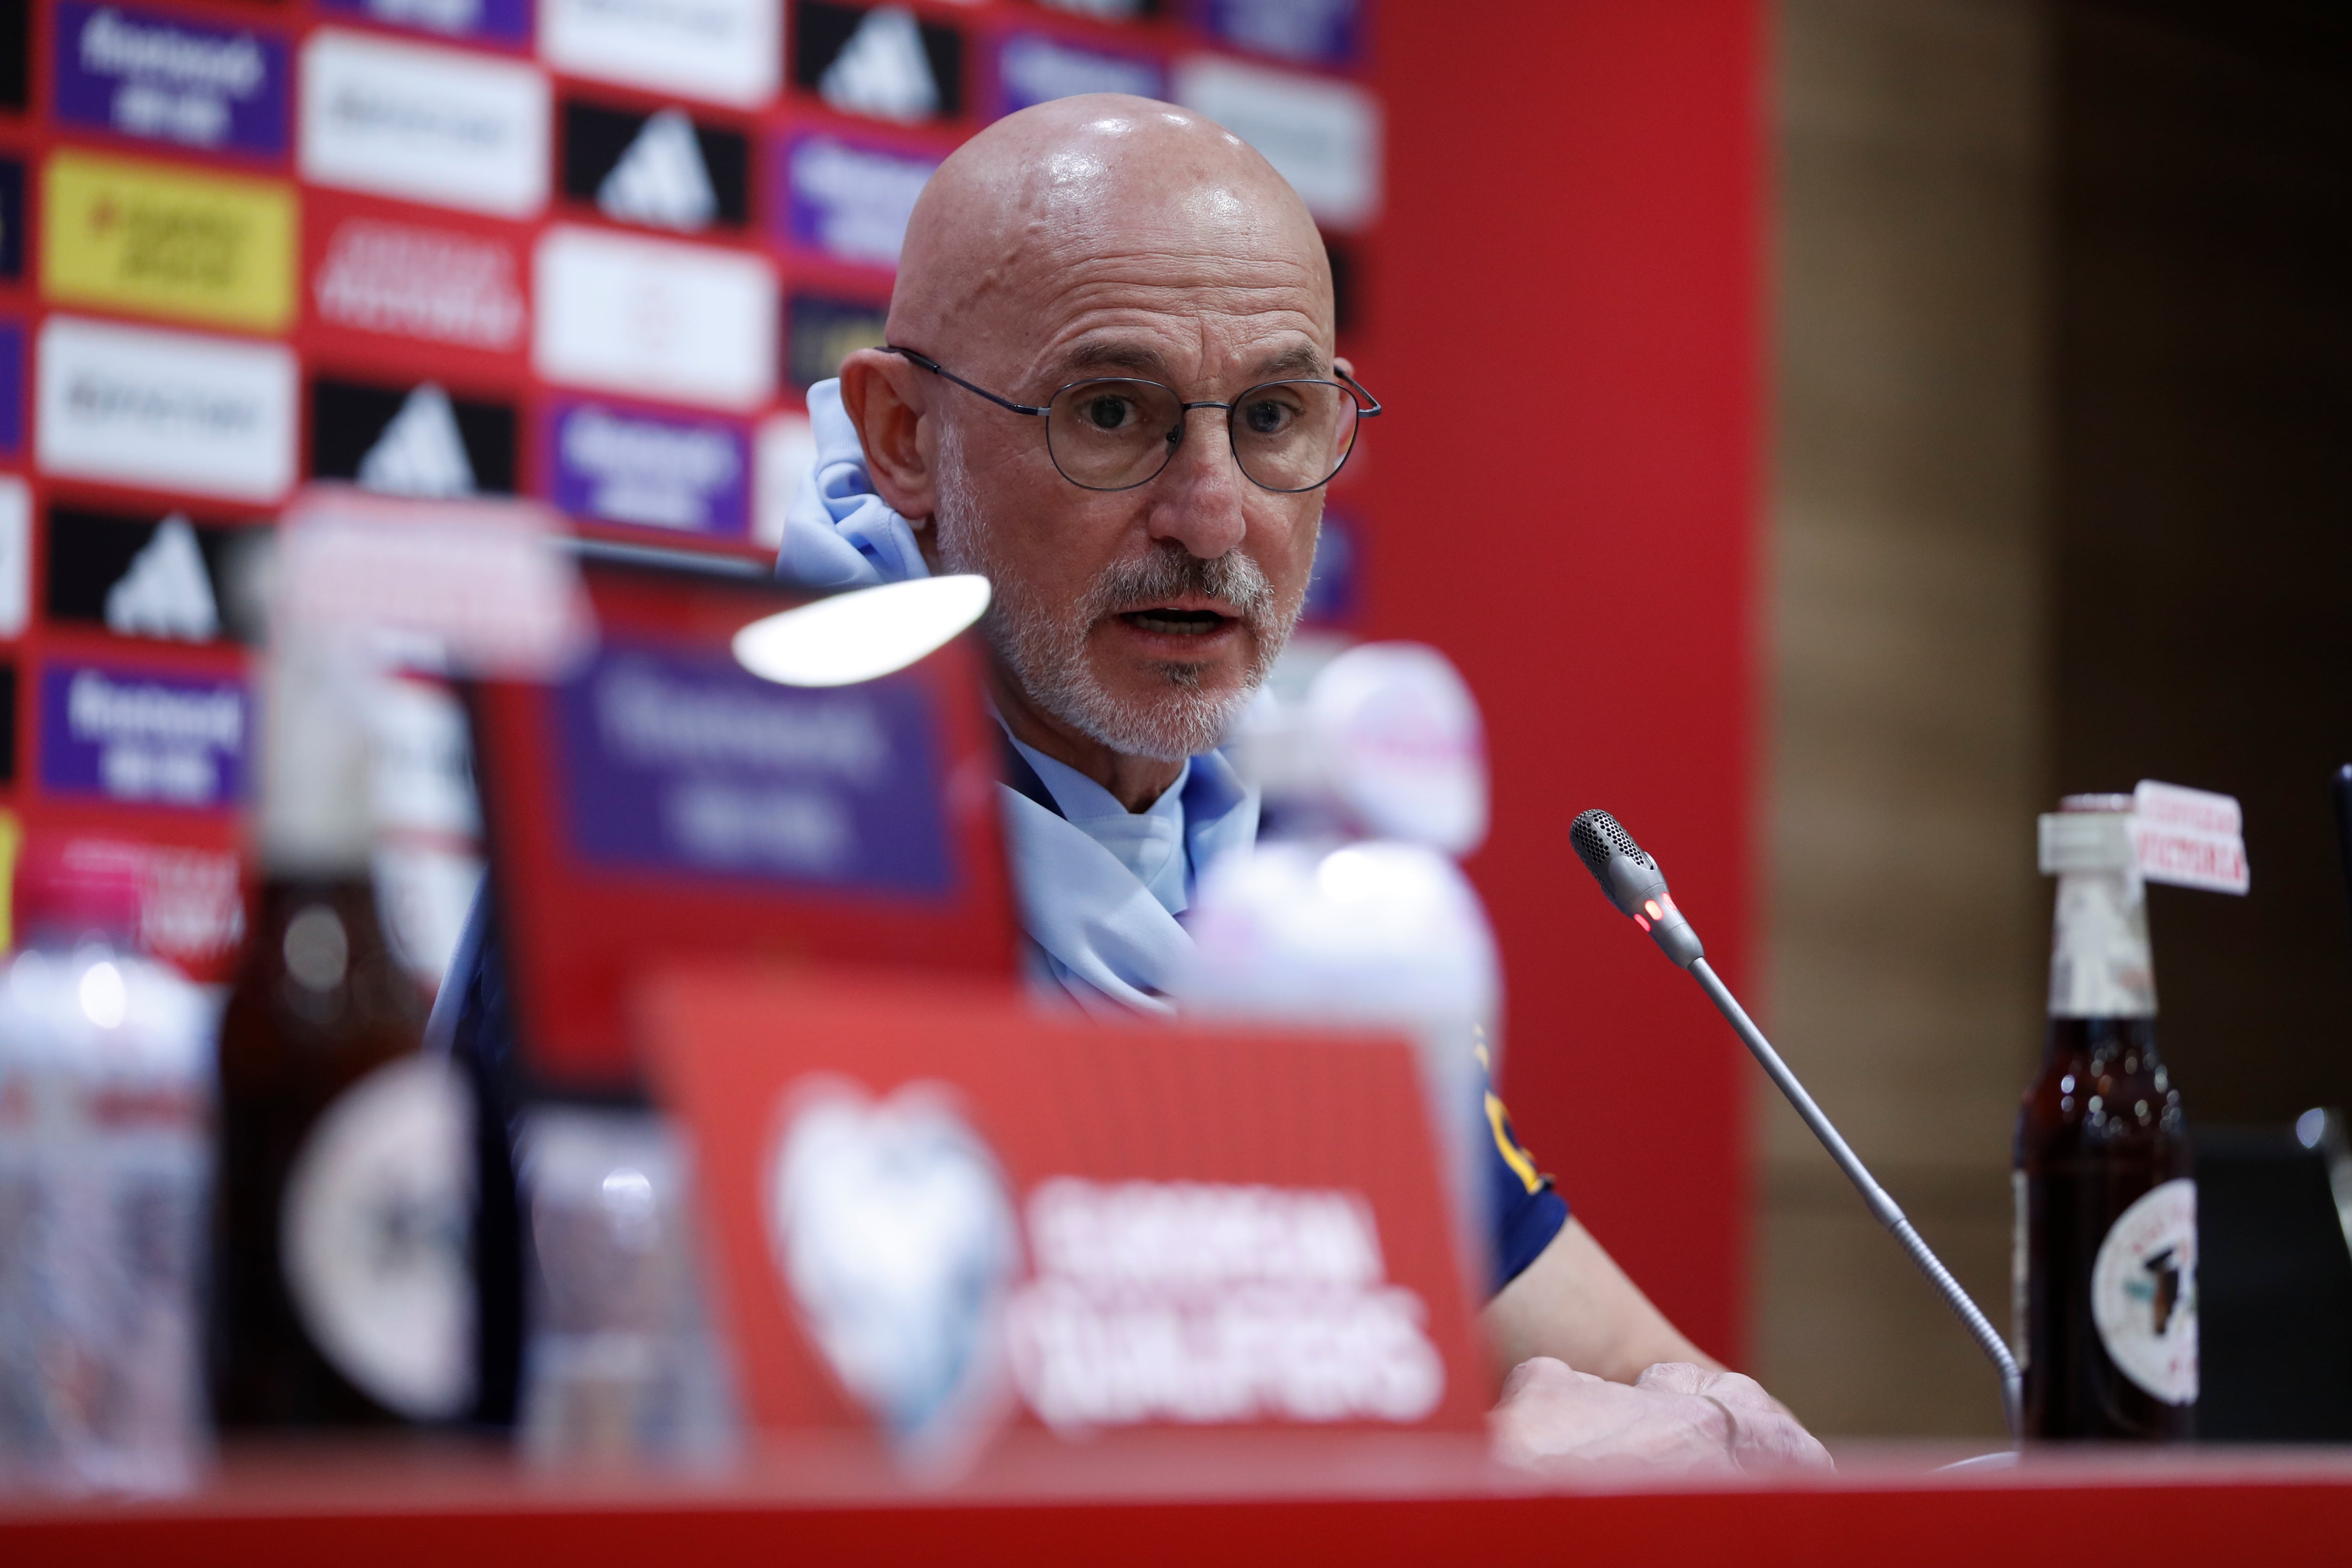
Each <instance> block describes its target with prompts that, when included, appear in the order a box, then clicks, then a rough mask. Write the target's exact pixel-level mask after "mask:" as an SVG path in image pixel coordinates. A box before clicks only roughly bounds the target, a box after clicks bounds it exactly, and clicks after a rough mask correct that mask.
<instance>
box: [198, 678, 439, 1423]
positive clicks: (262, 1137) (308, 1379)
mask: <svg viewBox="0 0 2352 1568" xmlns="http://www.w3.org/2000/svg"><path fill="white" fill-rule="evenodd" d="M365 679H366V677H365V675H364V674H363V672H362V670H361V669H360V668H358V664H357V660H356V659H354V658H352V657H350V655H349V653H348V652H347V651H345V652H337V651H332V650H330V649H329V648H327V647H323V646H321V645H320V643H318V642H316V641H312V642H309V643H308V644H307V646H306V644H305V641H304V639H302V638H301V637H299V636H296V635H293V634H289V633H287V632H281V633H280V635H279V636H278V639H277V641H276V644H275V646H274V647H272V649H271V657H270V662H269V668H268V674H267V678H266V680H265V682H264V686H263V689H264V690H265V692H266V694H267V704H268V710H267V715H266V719H265V722H264V725H263V738H264V744H265V748H266V749H265V758H266V765H265V769H264V773H263V777H262V800H261V816H260V822H259V829H258V833H257V845H256V851H257V858H258V859H259V861H260V865H261V874H262V879H263V882H262V890H261V897H260V914H259V918H258V920H257V921H256V923H255V926H254V931H253V941H252V942H251V944H250V946H249V948H248V950H247V958H246V964H245V969H244V972H243V973H241V974H240V975H239V976H238V978H237V982H236V988H235V990H234V992H233V993H232V994H231V995H230V998H229V1002H228V1006H227V1009H226V1014H225V1016H223V1019H222V1027H221V1104H222V1114H221V1145H220V1149H221V1155H220V1158H221V1203H220V1208H219V1224H218V1227H217V1231H216V1237H215V1313H216V1319H215V1352H216V1357H217V1360H216V1363H215V1384H214V1398H215V1407H216V1410H217V1414H218V1415H219V1417H220V1419H221V1421H222V1423H223V1424H224V1425H227V1426H320V1425H343V1424H358V1425H375V1424H382V1423H387V1422H397V1421H403V1420H411V1421H434V1420H447V1419H451V1418H454V1417H456V1416H458V1415H463V1414H465V1413H466V1411H467V1408H468V1407H469V1406H470V1405H471V1403H472V1400H473V1395H474V1384H475V1371H474V1333H473V1323H472V1319H473V1315H474V1291H473V1285H472V1275H471V1270H470V1268H469V1267H468V1258H467V1236H468V1232H469V1226H470V1213H469V1211H470V1206H471V1202H472V1194H471V1191H470V1188H471V1185H472V1177H471V1159H470V1155H469V1151H470V1148H471V1142H472V1110H471V1105H470V1102H469V1100H468V1099H467V1094H466V1091H465V1087H464V1085H463V1083H462V1082H461V1081H460V1080H459V1079H458V1078H457V1075H456V1074H455V1072H454V1071H453V1070H452V1069H451V1068H450V1067H449V1066H448V1065H447V1064H446V1062H445V1061H441V1060H427V1059H425V1058H420V1057H419V1056H418V1055H417V1047H418V1044H419V1042H420V1041H421V1039H422V1037H423V1032H424V1025H425V1012H424V1007H423V1005H422V1004H421V1002H420V1000H419V998H418V995H417V992H416V988H415V984H413V983H412V982H411V981H410V979H409V977H408V975H407V974H406V973H404V969H403V967H402V965H401V963H400V962H399V960H398V959H397V957H396V956H395V955H394V952H393V950H392V948H391V945H390V943H389V942H387V941H386V939H385V935H384V930H383V922H382V921H381V919H380V918H379V915H378V911H377V906H376V895H375V888H374V884H373V879H372V878H371V876H370V872H369V860H370V854H371V850H372V847H373V839H372V835H371V831H370V820H369V815H368V805H369V788H368V784H369V778H368V747H367V734H366V731H365V729H364V728H363V715H364V707H363V702H364V693H365Z"/></svg>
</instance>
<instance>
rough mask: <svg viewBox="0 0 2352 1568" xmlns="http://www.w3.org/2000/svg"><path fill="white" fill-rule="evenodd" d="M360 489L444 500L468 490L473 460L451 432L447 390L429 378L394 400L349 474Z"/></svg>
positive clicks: (452, 410) (452, 421)
mask: <svg viewBox="0 0 2352 1568" xmlns="http://www.w3.org/2000/svg"><path fill="white" fill-rule="evenodd" d="M355 477H356V478H357V479H358V480H359V482H360V485H361V488H362V489H371V490H381V491H383V493H385V494H387V495H397V496H416V497H420V498H423V499H427V500H446V499H449V498H451V497H455V496H469V495H472V494H473V493H474V466H473V464H472V463H471V462H470V461H468V460H467V457H466V442H465V438H464V437H462V436H460V435H459V434H458V433H457V410H456V409H455V408H452V407H451V406H450V405H449V395H448V394H447V393H446V392H444V391H442V390H441V389H440V388H439V387H438V386H436V385H435V384H433V383H431V382H429V381H428V382H425V383H424V384H421V385H419V386H418V387H417V388H416V390H415V391H414V392H412V393H410V394H409V395H408V400H407V401H406V402H404V403H403V404H402V405H400V412H399V413H397V414H395V415H394V416H392V419H391V421H390V422H389V423H388V424H386V425H385V426H384V427H383V435H381V436H379V437H376V441H375V445H374V446H373V447H369V448H368V449H367V455H366V456H365V457H363V458H361V459H360V466H359V472H358V474H357V475H356V476H355Z"/></svg>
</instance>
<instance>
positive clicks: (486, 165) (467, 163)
mask: <svg viewBox="0 0 2352 1568" xmlns="http://www.w3.org/2000/svg"><path fill="white" fill-rule="evenodd" d="M548 118H549V110H548V89H547V78H546V77H544V76H543V75H541V73H540V72H539V71H538V70H536V69H534V68H531V67H530V66H527V65H521V64H519V63H517V62H514V61H511V60H501V59H494V58H490V57H488V56H486V55H480V54H470V53H466V52H463V51H460V50H457V49H444V48H436V47H431V46H427V45H422V44H396V43H393V42H391V41H389V40H387V39H382V38H372V37H362V36H360V35H358V34H356V33H343V32H338V31H335V30H334V29H332V28H328V29H322V30H321V31H320V32H319V33H317V34H315V35H313V36H312V37H311V39H310V43H308V44H307V45H305V46H304V47H303V49H302V177H303V178H305V179H307V180H312V181H316V182H317V183H318V184H322V185H340V186H341V187H343V188H344V189H346V190H353V191H371V192H373V193H375V194H376V195H386V196H398V197H401V198H403V199H404V200H407V201H415V202H430V203H433V204H434V205H438V206H450V207H462V208H465V209H467V210H468V211H471V212H480V213H489V214H492V215H494V216H499V217H531V216H536V215H537V214H538V213H539V211H540V210H541V208H542V207H544V206H546V205H547V171H548Z"/></svg>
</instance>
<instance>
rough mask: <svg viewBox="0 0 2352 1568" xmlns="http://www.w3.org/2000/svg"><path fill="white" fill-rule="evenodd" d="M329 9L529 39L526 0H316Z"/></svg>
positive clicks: (431, 28) (426, 27)
mask: <svg viewBox="0 0 2352 1568" xmlns="http://www.w3.org/2000/svg"><path fill="white" fill-rule="evenodd" d="M320 3H321V4H322V5H325V7H326V8H327V9H328V10H330V11H341V12H345V13H348V14H349V15H352V16H365V17H366V18H367V19H368V20H370V21H372V22H383V23H385V24H388V25H389V26H394V27H415V28H417V29H418V30H420V31H422V32H427V33H443V34H446V35H447V36H448V37H453V38H478V39H482V40H484V41H486V42H490V43H499V44H524V43H529V42H530V0H320Z"/></svg>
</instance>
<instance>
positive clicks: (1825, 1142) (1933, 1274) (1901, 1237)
mask: <svg viewBox="0 0 2352 1568" xmlns="http://www.w3.org/2000/svg"><path fill="white" fill-rule="evenodd" d="M1688 967H1689V969H1690V973H1691V976H1692V978H1693V979H1695V980H1696V981H1697V982H1698V984H1699V988H1700V989H1701V990H1703V991H1705V992H1706V994H1707V999H1708V1000H1709V1001H1711V1002H1713V1003H1714V1004H1715V1007H1716V1011H1717V1012H1718V1013H1721V1014H1722V1015H1723V1016H1724V1018H1725V1020H1726V1021H1727V1022H1728V1023H1729V1024H1730V1025H1731V1027H1732V1029H1733V1030H1734V1031H1735V1032H1736V1033H1737V1034H1738V1036H1739V1037H1740V1039H1741V1040H1742V1041H1744V1042H1746V1044H1747V1046H1748V1051H1749V1052H1750V1054H1752V1055H1753V1056H1754V1057H1755V1058H1756V1059H1757V1061H1758V1062H1759V1063H1761V1064H1762V1066H1763V1068H1764V1071H1765V1073H1766V1075H1767V1076H1769V1078H1770V1079H1771V1080H1772V1082H1773V1084H1774V1085H1775V1086H1776V1087H1777V1088H1778V1089H1780V1092H1781V1094H1782V1095H1784V1096H1786V1097H1787V1099H1788V1101H1789V1103H1790V1105H1793V1106H1795V1107H1796V1108H1797V1114H1798V1115H1800V1116H1801V1117H1803V1118H1804V1119H1805V1125H1806V1126H1808V1127H1810V1128H1811V1129H1812V1130H1813V1136H1814V1137H1816V1138H1818V1139H1820V1140H1821V1142H1822V1148H1824V1149H1826V1150H1828V1151H1829V1152H1830V1158H1831V1159H1832V1160H1834V1161H1836V1162H1837V1166H1838V1169H1839V1170H1841V1171H1843V1172H1844V1173H1845V1179H1846V1180H1847V1181H1849V1182H1852V1183H1853V1185H1854V1190H1855V1191H1856V1192H1859V1193H1860V1194H1862V1201H1863V1202H1864V1204H1865V1205H1868V1206H1869V1209H1870V1212H1871V1214H1872V1215H1874V1216H1875V1217H1876V1219H1877V1221H1878V1223H1879V1224H1881V1225H1883V1226H1885V1227H1886V1228H1887V1230H1888V1231H1889V1232H1890V1233H1891V1234H1892V1235H1893V1236H1894V1237H1895V1240H1896V1241H1898V1242H1900V1243H1901V1244H1902V1246H1903V1250H1904V1251H1906V1252H1907V1253H1909V1254H1910V1255H1911V1261H1912V1262H1913V1263H1915V1264H1916V1265H1918V1268H1919V1272H1920V1273H1922V1274H1924V1275H1926V1276H1927V1283H1928V1284H1930V1285H1933V1286H1934V1287H1935V1288H1936V1293H1937V1295H1939V1296H1941V1297H1943V1299H1944V1305H1946V1306H1947V1307H1949V1308H1950V1309H1951V1310H1952V1315H1953V1316H1954V1317H1956V1318H1958V1319H1959V1320H1960V1322H1961V1325H1962V1326H1963V1327H1965V1328H1966V1329H1967V1330H1968V1331H1969V1336H1970V1337H1971V1338H1973V1339H1974V1340H1975V1341H1976V1342H1977V1348H1978V1349H1979V1350H1981V1351H1982V1352H1984V1353H1985V1359H1986V1360H1988V1361H1990V1362H1991V1363H1992V1364H1993V1366H1994V1369H1995V1370H1997V1371H1998V1372H1999V1373H2000V1409H2001V1415H2002V1416H2003V1417H2004V1418H2006V1419H2007V1421H2008V1422H2009V1438H2010V1441H2011V1443H2015V1442H2018V1441H2019V1440H2020V1439H2021V1436H2023V1433H2024V1422H2025V1408H2024V1380H2023V1377H2022V1374H2021V1373H2019V1371H2018V1370H2017V1358H2016V1357H2015V1356H2012V1355H2011V1354H2010V1353H2009V1344H2008V1342H2006V1341H2004V1340H2003V1339H2002V1338H2001V1337H2000V1331H1998V1330H1996V1329H1995V1328H1994V1327H1993V1326H1992V1324H1991V1323H1990V1321H1987V1319H1986V1317H1985V1315H1984V1313H1983V1312H1982V1311H1981V1310H1979V1309H1978V1307H1977V1304H1976V1302H1975V1301H1973V1300H1970V1299H1969V1293H1968V1292H1967V1291H1966V1290H1964V1289H1961V1288H1960V1282H1959V1281H1958V1280H1957V1279H1953V1278H1952V1274H1951V1270H1949V1269H1948V1268H1945V1267H1944V1264H1943V1260H1942V1259H1941V1258H1937V1256H1936V1255H1935V1253H1934V1252H1932V1251H1930V1250H1929V1249H1928V1247H1927V1243H1926V1242H1925V1241H1923V1240H1921V1239H1920V1237H1919V1233H1918V1232H1917V1231H1916V1230H1915V1229H1913V1228H1912V1226H1911V1222H1910V1221H1909V1220H1908V1219H1906V1218H1905V1217H1904V1215H1903V1211H1902V1209H1900V1208H1899V1207H1897V1206H1896V1205H1895V1200H1894V1199H1893V1198H1890V1197H1888V1196H1887V1195H1886V1189H1885V1188H1884V1187H1882V1186H1880V1185H1879V1184H1878V1182H1877V1180H1876V1179H1875V1178H1874V1177H1873V1176H1872V1175H1871V1173H1870V1168H1869V1167H1868V1166H1866V1165H1864V1163H1862V1159H1861V1157H1860V1156H1859V1155H1857V1154H1855V1153H1854V1152H1853V1150H1852V1149H1850V1148H1848V1147H1847V1146H1846V1141H1845V1140H1844V1138H1843V1137H1841V1136H1840V1135H1839V1133H1838V1130H1837V1129H1836V1128H1835V1127H1834V1126H1832V1125H1831V1123H1830V1119H1829V1118H1828V1117H1827V1116H1825V1115H1823V1114H1822V1108H1821V1107H1820V1106H1818V1105H1815V1104H1814V1103H1813V1097H1812V1096H1811V1095H1810V1094H1808V1093H1806V1092H1805V1086H1804V1085H1803V1084H1801V1083H1799V1082H1798V1081H1797V1075H1796V1074H1795V1073H1792V1072H1790V1070H1789V1064H1788V1063H1786V1062H1784V1061H1782V1060H1781V1059H1780V1052H1778V1051H1776V1050H1774V1049H1773V1048H1772V1042H1771V1041H1769V1040H1768V1039H1766V1038H1765V1037H1764V1031H1763V1030H1761V1029H1759V1028H1758V1027H1757V1026H1756V1021H1755V1020H1754V1019H1753V1018H1750V1017H1749V1016H1748V1009H1746V1008H1745V1007H1742V1006H1741V1005H1739V998H1738V997H1737V996H1734V995H1733V994H1731V988H1730V987H1729V986H1727V985H1726V984H1724V983H1723V982H1722V981H1721V980H1720V979H1719V978H1717V975H1716V973H1715V971H1714V970H1713V969H1711V968H1709V967H1708V966H1707V962H1706V959H1704V958H1695V959H1693V960H1691V961H1690V963H1689V966H1688Z"/></svg>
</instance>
